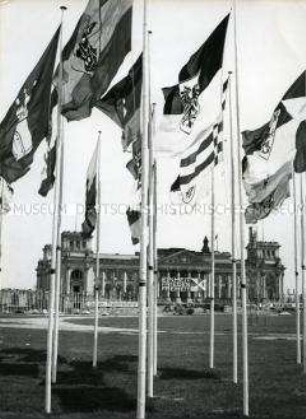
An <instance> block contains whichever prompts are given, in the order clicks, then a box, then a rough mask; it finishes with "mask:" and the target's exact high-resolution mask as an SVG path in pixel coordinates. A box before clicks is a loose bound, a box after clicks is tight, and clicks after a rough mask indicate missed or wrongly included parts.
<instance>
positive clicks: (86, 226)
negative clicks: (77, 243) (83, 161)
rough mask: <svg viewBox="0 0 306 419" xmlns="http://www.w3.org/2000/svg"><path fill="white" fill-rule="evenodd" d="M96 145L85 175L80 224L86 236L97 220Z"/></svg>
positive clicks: (88, 236)
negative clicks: (83, 212)
mask: <svg viewBox="0 0 306 419" xmlns="http://www.w3.org/2000/svg"><path fill="white" fill-rule="evenodd" d="M98 146H99V144H98V143H97V146H96V149H95V151H94V153H93V155H92V158H91V160H90V163H89V166H88V170H87V176H86V199H85V220H84V222H83V224H82V231H83V235H84V237H86V238H90V237H91V235H92V233H93V231H94V229H95V227H96V222H97V211H96V204H97V194H98V191H97V176H98V173H97V169H98Z"/></svg>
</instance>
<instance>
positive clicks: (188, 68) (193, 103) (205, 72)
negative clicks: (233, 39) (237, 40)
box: [163, 14, 230, 134]
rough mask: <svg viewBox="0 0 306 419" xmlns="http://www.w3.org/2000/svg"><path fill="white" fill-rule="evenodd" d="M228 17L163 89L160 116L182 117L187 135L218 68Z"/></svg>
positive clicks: (221, 59)
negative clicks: (162, 108) (201, 97)
mask: <svg viewBox="0 0 306 419" xmlns="http://www.w3.org/2000/svg"><path fill="white" fill-rule="evenodd" d="M229 16H230V15H229V14H228V15H227V16H226V17H225V18H224V19H223V20H222V21H221V23H219V25H218V26H217V27H216V29H215V30H214V31H213V32H212V33H211V35H210V36H209V38H208V39H207V40H206V41H205V42H204V44H203V45H202V46H201V47H200V48H199V49H198V50H197V51H196V52H195V53H194V54H193V55H192V56H191V57H190V59H189V60H188V62H187V63H186V64H185V65H184V67H183V68H182V69H181V71H180V72H179V76H178V83H177V84H175V85H174V86H171V87H166V88H164V89H163V94H164V99H165V102H164V111H163V113H164V115H182V118H181V121H180V126H181V130H182V131H184V132H186V133H187V134H189V133H190V132H191V128H192V125H193V123H194V121H195V119H196V117H197V115H198V113H199V105H198V98H199V96H200V94H201V93H202V92H203V91H204V90H205V89H206V88H207V86H208V85H209V84H210V82H211V81H212V79H213V78H214V76H215V74H216V73H217V72H218V70H219V69H220V68H221V67H222V62H223V50H224V44H225V38H226V31H227V26H228V21H229Z"/></svg>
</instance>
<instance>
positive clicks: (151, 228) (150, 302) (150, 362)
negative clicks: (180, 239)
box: [148, 106, 155, 397]
mask: <svg viewBox="0 0 306 419" xmlns="http://www.w3.org/2000/svg"><path fill="white" fill-rule="evenodd" d="M153 109H154V108H153V106H152V110H151V112H150V120H149V125H150V129H149V138H148V141H149V266H148V270H149V272H148V305H149V309H148V315H149V319H148V396H149V397H153V386H154V303H155V298H154V208H153V206H154V175H153V170H154V169H153V164H154V156H153V144H152V134H153V133H152V118H153V115H152V114H153V112H154V111H153Z"/></svg>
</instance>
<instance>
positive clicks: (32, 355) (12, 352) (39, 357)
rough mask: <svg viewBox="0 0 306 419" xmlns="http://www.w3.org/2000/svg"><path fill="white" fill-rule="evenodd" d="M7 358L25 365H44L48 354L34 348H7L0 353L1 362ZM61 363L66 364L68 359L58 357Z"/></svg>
mask: <svg viewBox="0 0 306 419" xmlns="http://www.w3.org/2000/svg"><path fill="white" fill-rule="evenodd" d="M7 358H14V359H15V360H16V361H17V362H18V360H20V361H22V362H23V363H33V362H35V363H44V362H46V359H47V352H46V351H42V350H39V349H33V348H5V349H2V350H1V351H0V362H3V360H5V359H7ZM58 361H59V362H60V363H66V362H67V361H66V359H65V358H64V357H62V356H60V355H59V356H58Z"/></svg>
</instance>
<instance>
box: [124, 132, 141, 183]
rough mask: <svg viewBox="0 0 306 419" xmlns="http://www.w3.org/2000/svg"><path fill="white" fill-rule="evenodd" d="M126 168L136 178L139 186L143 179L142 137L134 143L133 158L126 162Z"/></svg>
mask: <svg viewBox="0 0 306 419" xmlns="http://www.w3.org/2000/svg"><path fill="white" fill-rule="evenodd" d="M126 168H127V169H128V171H129V172H130V173H131V175H132V176H133V178H134V179H135V180H136V182H137V185H138V187H139V186H140V181H141V139H139V140H137V141H135V142H134V143H133V145H132V158H131V160H129V161H128V163H127V164H126Z"/></svg>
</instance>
